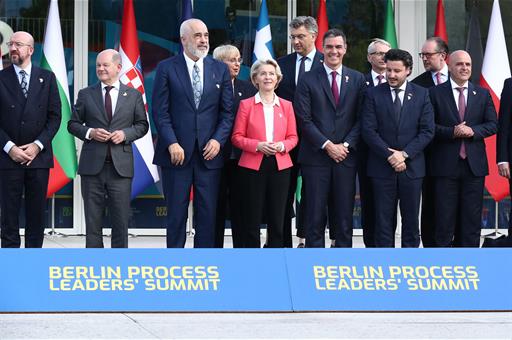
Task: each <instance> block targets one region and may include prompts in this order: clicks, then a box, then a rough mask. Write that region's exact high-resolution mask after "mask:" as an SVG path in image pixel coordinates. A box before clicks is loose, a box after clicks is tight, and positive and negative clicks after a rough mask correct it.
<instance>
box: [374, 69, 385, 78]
mask: <svg viewBox="0 0 512 340" xmlns="http://www.w3.org/2000/svg"><path fill="white" fill-rule="evenodd" d="M371 73H372V80H373V79H377V76H380V75H382V76H384V78H382V79H383V80H385V79H386V72H384V73H377V72H375V71H374V70H373V69H372V71H371Z"/></svg>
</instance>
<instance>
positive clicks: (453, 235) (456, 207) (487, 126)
mask: <svg viewBox="0 0 512 340" xmlns="http://www.w3.org/2000/svg"><path fill="white" fill-rule="evenodd" d="M449 70H450V80H449V81H447V82H445V83H444V84H441V85H439V86H436V87H433V88H431V89H430V98H431V100H432V106H433V107H434V112H435V123H436V135H435V138H434V141H433V143H432V149H431V156H432V162H431V163H430V172H431V174H432V176H433V177H434V192H435V225H436V230H435V233H434V234H435V242H436V246H437V247H449V246H451V245H453V246H456V247H479V246H480V232H481V227H482V206H483V195H484V180H485V176H486V175H488V174H489V169H488V165H487V153H486V151H485V143H484V138H486V137H489V136H492V135H493V134H495V133H496V130H497V118H496V110H495V109H494V105H493V102H492V99H491V95H490V94H489V91H487V90H486V89H483V88H481V87H479V86H476V85H474V84H472V83H471V82H469V78H470V77H471V57H470V56H469V54H468V53H467V52H465V51H455V52H453V53H452V54H451V55H450V59H449ZM457 225H460V227H456V226H457Z"/></svg>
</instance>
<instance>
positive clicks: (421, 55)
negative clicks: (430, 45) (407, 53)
mask: <svg viewBox="0 0 512 340" xmlns="http://www.w3.org/2000/svg"><path fill="white" fill-rule="evenodd" d="M439 53H441V52H434V53H422V52H420V53H418V55H419V56H420V58H421V59H423V58H427V59H429V58H431V57H432V56H433V55H436V54H439Z"/></svg>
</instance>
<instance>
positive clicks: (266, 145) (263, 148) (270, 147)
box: [256, 142, 279, 156]
mask: <svg viewBox="0 0 512 340" xmlns="http://www.w3.org/2000/svg"><path fill="white" fill-rule="evenodd" d="M256 150H257V151H259V152H262V153H263V154H265V155H267V156H272V155H275V154H276V152H279V150H277V149H276V147H275V144H274V143H272V142H259V143H258V146H257V147H256Z"/></svg>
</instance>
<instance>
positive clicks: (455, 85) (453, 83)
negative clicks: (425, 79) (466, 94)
mask: <svg viewBox="0 0 512 340" xmlns="http://www.w3.org/2000/svg"><path fill="white" fill-rule="evenodd" d="M450 84H451V86H452V89H456V88H459V87H461V86H459V84H457V83H456V82H454V81H453V79H452V78H451V77H450ZM468 85H469V81H467V82H465V83H464V85H462V87H463V88H465V89H467V88H468Z"/></svg>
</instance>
